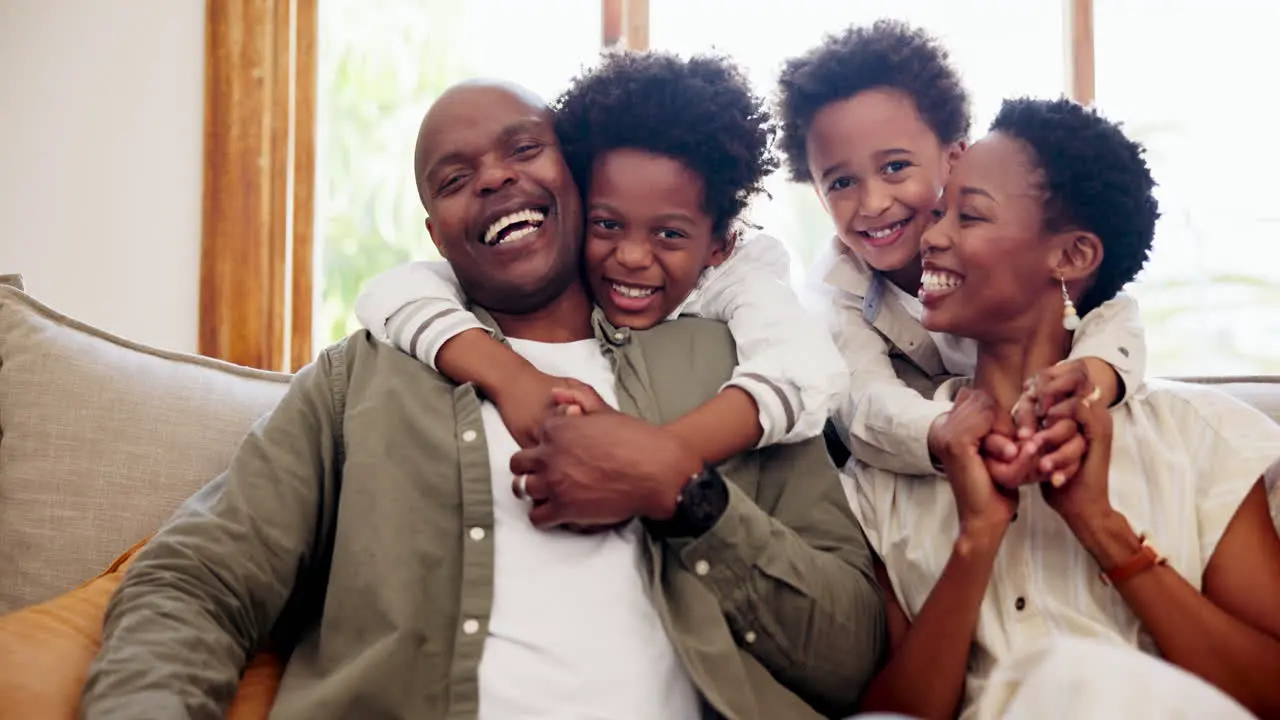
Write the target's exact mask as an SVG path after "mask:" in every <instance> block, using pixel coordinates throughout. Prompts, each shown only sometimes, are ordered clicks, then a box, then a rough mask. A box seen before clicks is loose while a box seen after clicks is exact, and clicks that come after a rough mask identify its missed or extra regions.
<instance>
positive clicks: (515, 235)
mask: <svg viewBox="0 0 1280 720" xmlns="http://www.w3.org/2000/svg"><path fill="white" fill-rule="evenodd" d="M536 232H538V228H536V227H534V226H532V225H526V226H525V227H522V228H520V229H519V230H512V231H511V232H509V233H507V234H506V236H504V237H503V238H502V239H501V240H499V241H498V244H499V245H506V244H507V243H509V242H515V241H517V240H519V239H520V238H522V237H524V236H526V235H532V234H534V233H536Z"/></svg>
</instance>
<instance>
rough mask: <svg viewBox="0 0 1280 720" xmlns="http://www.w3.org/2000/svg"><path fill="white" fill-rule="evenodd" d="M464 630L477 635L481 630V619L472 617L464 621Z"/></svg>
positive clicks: (468, 633)
mask: <svg viewBox="0 0 1280 720" xmlns="http://www.w3.org/2000/svg"><path fill="white" fill-rule="evenodd" d="M462 632H464V633H466V634H467V635H475V634H476V633H478V632H480V621H479V620H476V619H474V618H472V619H470V620H467V621H466V622H464V623H462Z"/></svg>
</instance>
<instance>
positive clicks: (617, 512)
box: [511, 406, 702, 528]
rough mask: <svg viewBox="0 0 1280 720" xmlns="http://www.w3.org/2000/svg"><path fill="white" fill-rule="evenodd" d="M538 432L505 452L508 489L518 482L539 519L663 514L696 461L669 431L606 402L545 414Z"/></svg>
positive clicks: (568, 521) (560, 521)
mask: <svg viewBox="0 0 1280 720" xmlns="http://www.w3.org/2000/svg"><path fill="white" fill-rule="evenodd" d="M537 436H538V444H537V445H536V446H534V447H532V448H529V449H527V450H521V451H520V452H518V453H516V454H515V455H513V456H512V457H511V472H512V473H514V474H515V476H516V478H515V480H514V481H513V483H512V491H513V492H514V493H515V494H516V495H517V496H519V495H520V487H521V485H522V484H523V488H524V491H525V492H526V493H527V495H528V497H529V498H530V499H531V500H533V509H532V510H531V511H530V512H529V520H530V521H532V522H533V524H534V525H536V526H537V527H542V528H545V527H555V526H571V527H578V528H582V527H591V526H604V525H615V524H617V523H620V522H625V521H627V520H630V519H632V518H634V517H643V518H649V519H653V520H666V519H669V518H670V517H671V515H672V514H673V513H674V512H675V507H676V499H677V497H678V496H679V494H680V490H681V489H682V488H683V487H684V485H685V483H686V482H688V480H689V478H691V477H693V476H694V475H696V474H697V473H698V472H699V471H700V470H701V469H702V463H701V461H700V460H699V459H698V457H697V456H696V455H695V454H694V453H692V452H691V451H689V450H688V449H686V448H685V447H684V445H683V444H682V443H681V442H680V441H679V440H677V439H676V438H675V437H674V436H672V435H671V434H669V433H667V432H666V431H664V430H662V429H660V428H657V427H654V426H652V425H650V424H648V423H646V422H644V421H643V420H638V419H636V418H633V417H630V416H627V415H624V414H622V413H620V412H617V411H615V410H612V409H610V408H608V407H607V406H605V407H595V408H591V409H589V410H588V411H587V412H586V413H584V414H582V415H581V416H573V417H571V416H567V415H559V416H553V417H549V418H547V419H546V420H545V421H544V422H543V423H542V425H541V428H540V429H539V431H538V433H537ZM522 475H523V476H527V477H525V479H524V481H523V483H521V480H520V478H521V476H522Z"/></svg>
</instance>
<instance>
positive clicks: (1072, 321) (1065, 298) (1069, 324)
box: [1058, 275, 1080, 332]
mask: <svg viewBox="0 0 1280 720" xmlns="http://www.w3.org/2000/svg"><path fill="white" fill-rule="evenodd" d="M1058 282H1060V283H1062V327H1064V328H1066V329H1067V330H1068V331H1072V332H1074V331H1075V329H1076V328H1078V327H1080V316H1079V315H1077V314H1076V304H1075V303H1073V302H1071V295H1070V294H1069V293H1068V292H1067V281H1066V280H1064V279H1063V278H1062V276H1061V275H1059V276H1058Z"/></svg>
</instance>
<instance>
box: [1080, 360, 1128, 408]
mask: <svg viewBox="0 0 1280 720" xmlns="http://www.w3.org/2000/svg"><path fill="white" fill-rule="evenodd" d="M1084 368H1085V372H1086V373H1087V374H1088V375H1089V380H1090V381H1092V382H1093V385H1094V387H1096V388H1098V390H1099V391H1100V392H1101V393H1102V397H1104V398H1106V399H1107V400H1108V403H1107V404H1108V405H1115V404H1116V403H1118V402H1120V400H1122V399H1123V398H1124V395H1125V383H1124V379H1123V378H1121V377H1120V373H1118V372H1117V371H1116V369H1115V368H1113V367H1111V365H1110V364H1108V363H1107V361H1105V360H1102V359H1100V358H1096V357H1087V358H1084Z"/></svg>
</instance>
